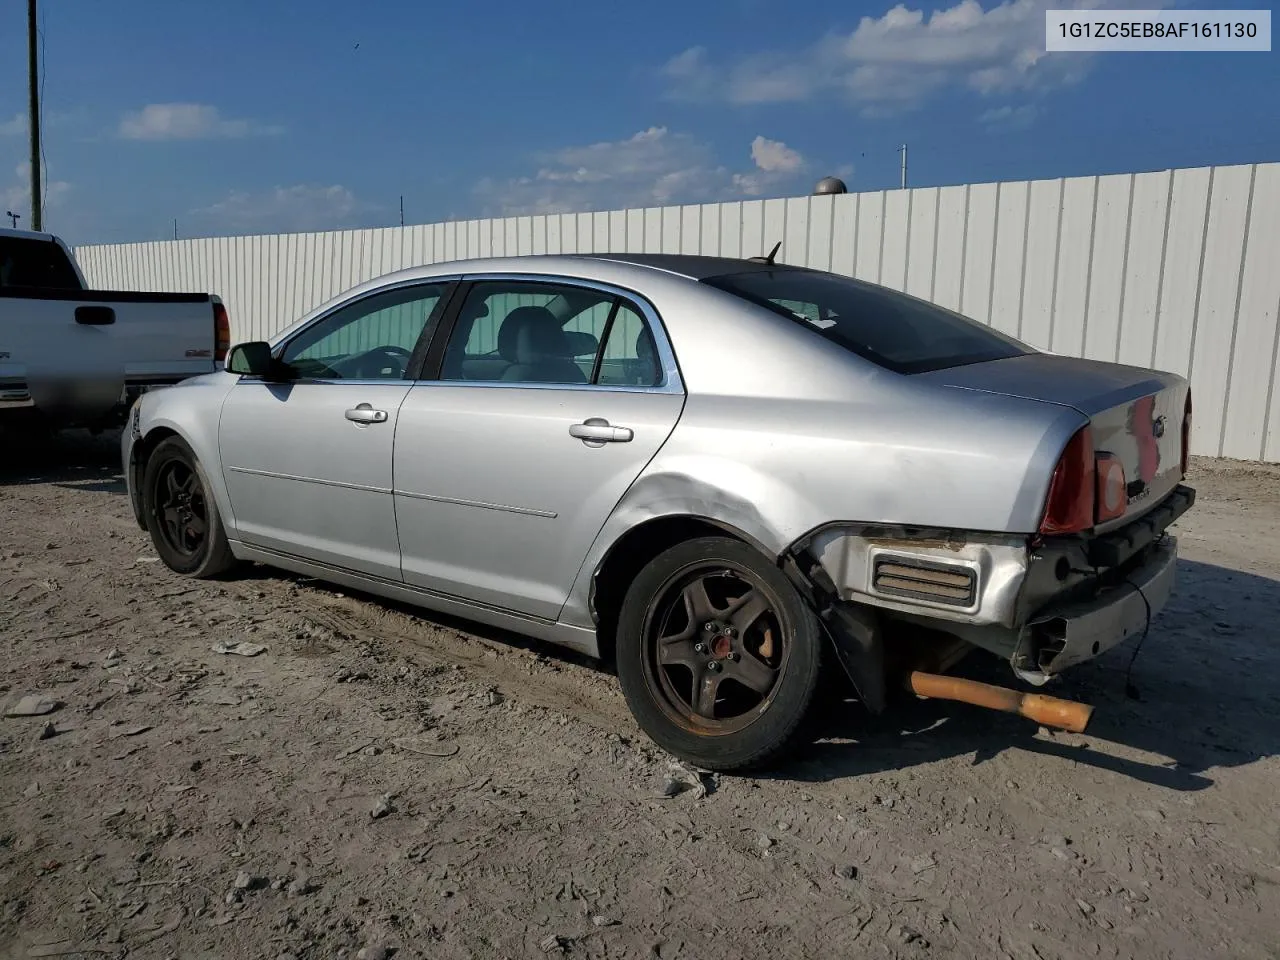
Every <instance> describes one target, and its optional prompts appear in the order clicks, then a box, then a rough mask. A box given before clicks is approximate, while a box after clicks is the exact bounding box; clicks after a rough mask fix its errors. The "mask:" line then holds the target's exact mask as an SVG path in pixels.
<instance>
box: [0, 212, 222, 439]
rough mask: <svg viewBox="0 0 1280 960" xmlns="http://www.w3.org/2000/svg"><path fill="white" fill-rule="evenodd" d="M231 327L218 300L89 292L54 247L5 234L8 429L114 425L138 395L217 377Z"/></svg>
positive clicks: (0, 236) (2, 395) (3, 377)
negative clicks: (30, 424) (29, 424)
mask: <svg viewBox="0 0 1280 960" xmlns="http://www.w3.org/2000/svg"><path fill="white" fill-rule="evenodd" d="M6 255H7V259H6ZM59 258H61V262H59ZM6 280H8V281H9V282H6ZM15 280H16V281H17V283H14V282H13V281H15ZM32 281H35V282H36V283H39V284H48V285H31V282H32ZM227 326H228V324H227V315H226V310H225V309H224V308H223V306H222V303H221V301H220V300H219V299H218V298H217V297H216V296H213V295H211V294H207V293H138V292H125V291H117V290H89V289H85V286H84V279H83V277H82V276H81V274H80V272H79V269H78V268H76V266H75V264H74V261H73V260H72V259H71V258H70V254H69V252H68V251H67V249H66V247H65V246H64V245H63V244H61V243H60V242H59V241H57V240H56V238H53V237H50V236H48V235H43V234H20V233H18V232H16V231H0V423H13V422H15V421H18V422H22V421H28V422H36V423H40V424H42V425H46V426H52V427H71V426H80V427H89V428H91V429H99V428H105V427H111V426H116V425H118V424H120V423H123V422H124V417H125V415H126V414H127V412H128V409H129V406H130V405H131V404H132V401H133V399H134V397H135V396H136V395H137V394H138V393H140V392H142V391H144V390H146V389H149V388H152V387H156V386H167V385H170V384H174V383H177V382H179V381H181V380H185V379H186V378H188V377H193V376H197V375H199V374H202V373H210V372H212V371H213V370H215V369H216V367H217V363H218V362H219V361H220V360H221V359H222V356H221V355H220V354H225V350H226V347H227V345H228V344H227V341H228V338H229V331H228V329H227Z"/></svg>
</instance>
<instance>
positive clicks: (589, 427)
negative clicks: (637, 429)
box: [569, 417, 634, 447]
mask: <svg viewBox="0 0 1280 960" xmlns="http://www.w3.org/2000/svg"><path fill="white" fill-rule="evenodd" d="M569 436H571V437H577V438H578V439H579V440H582V441H583V442H585V443H586V444H587V446H589V447H599V446H601V445H603V444H606V443H629V442H630V441H631V438H632V437H633V436H634V434H633V433H632V432H631V428H630V427H615V426H612V425H611V424H610V423H609V421H608V420H606V419H604V418H603V417H588V418H587V419H586V420H584V421H583V422H582V423H575V424H573V425H572V426H570V427H569Z"/></svg>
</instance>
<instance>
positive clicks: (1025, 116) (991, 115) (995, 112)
mask: <svg viewBox="0 0 1280 960" xmlns="http://www.w3.org/2000/svg"><path fill="white" fill-rule="evenodd" d="M1039 114H1040V110H1039V108H1038V107H1036V106H1035V104H1031V103H1027V104H1023V105H1022V106H1020V107H1013V106H1009V105H1007V104H1006V105H1005V106H1003V107H992V108H991V109H990V110H984V111H982V113H980V114H979V115H978V122H979V123H981V124H983V125H985V126H988V127H1015V128H1021V127H1029V126H1031V124H1032V123H1034V122H1035V119H1036V117H1037V116H1039Z"/></svg>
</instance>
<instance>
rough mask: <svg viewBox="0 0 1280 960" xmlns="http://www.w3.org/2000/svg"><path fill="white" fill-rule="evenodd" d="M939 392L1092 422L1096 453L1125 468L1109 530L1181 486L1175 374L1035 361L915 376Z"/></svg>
mask: <svg viewBox="0 0 1280 960" xmlns="http://www.w3.org/2000/svg"><path fill="white" fill-rule="evenodd" d="M918 377H919V378H920V379H922V380H928V381H930V382H933V383H937V384H939V385H941V386H948V387H954V388H957V389H961V390H976V391H981V392H984V393H994V394H999V395H1002V396H1008V397H1020V398H1023V399H1027V400H1038V401H1040V402H1042V403H1052V404H1057V405H1059V406H1065V407H1071V408H1073V409H1075V410H1077V411H1079V412H1080V413H1081V414H1083V415H1084V416H1086V417H1088V418H1089V421H1090V427H1091V430H1092V433H1093V445H1094V450H1095V451H1096V453H1098V454H1104V453H1107V454H1111V455H1112V456H1113V457H1115V458H1116V459H1118V460H1119V462H1120V464H1121V465H1122V466H1123V468H1124V477H1125V483H1126V488H1125V493H1124V496H1125V500H1126V505H1125V512H1124V514H1123V516H1121V517H1118V518H1116V519H1113V520H1109V521H1107V522H1105V523H1101V524H1099V525H1098V529H1100V530H1106V529H1110V528H1112V527H1115V526H1118V525H1120V524H1123V523H1125V522H1126V521H1128V520H1132V519H1134V518H1135V517H1137V516H1139V515H1141V514H1142V513H1145V512H1146V511H1147V510H1148V509H1150V508H1151V507H1153V506H1155V504H1157V503H1159V502H1160V500H1162V499H1163V498H1164V497H1165V495H1166V494H1168V493H1169V492H1170V491H1172V490H1173V488H1174V487H1176V486H1177V485H1178V483H1179V482H1180V481H1181V480H1182V444H1183V430H1182V422H1183V416H1184V413H1185V405H1186V400H1187V391H1188V389H1189V387H1188V384H1187V381H1186V380H1185V379H1184V378H1183V377H1180V376H1178V375H1177V374H1173V373H1163V372H1159V371H1156V370H1148V369H1145V368H1142V367H1130V366H1125V365H1123V364H1118V363H1104V362H1101V361H1097V360H1081V359H1078V358H1075V357H1059V356H1054V355H1051V354H1045V353H1032V354H1026V355H1024V356H1019V357H1009V358H1007V359H1004V360H992V361H988V362H986V363H975V364H970V365H967V366H961V367H952V368H951V369H948V370H936V371H933V372H930V373H924V374H918Z"/></svg>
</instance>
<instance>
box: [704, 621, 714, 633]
mask: <svg viewBox="0 0 1280 960" xmlns="http://www.w3.org/2000/svg"><path fill="white" fill-rule="evenodd" d="M702 629H703V630H705V631H707V633H715V629H716V625H715V624H714V623H707V624H706V625H705V626H703V628H702Z"/></svg>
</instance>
